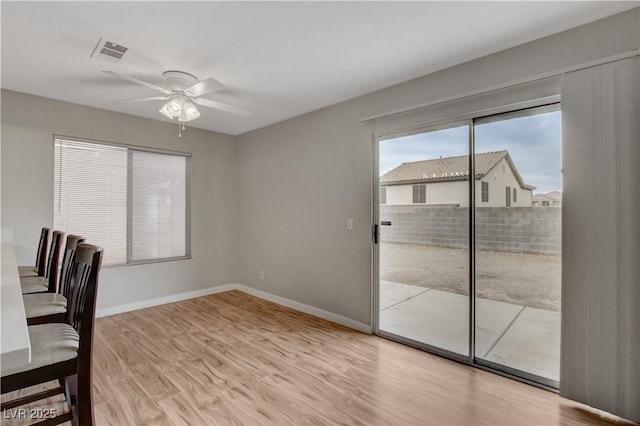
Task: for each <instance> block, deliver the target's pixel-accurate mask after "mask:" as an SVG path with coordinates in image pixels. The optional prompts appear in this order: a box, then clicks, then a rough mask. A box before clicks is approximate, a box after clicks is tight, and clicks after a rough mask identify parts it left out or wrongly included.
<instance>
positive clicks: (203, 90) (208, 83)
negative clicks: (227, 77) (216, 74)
mask: <svg viewBox="0 0 640 426" xmlns="http://www.w3.org/2000/svg"><path fill="white" fill-rule="evenodd" d="M222 89H225V86H224V84H222V83H220V82H219V81H218V80H216V79H215V78H211V77H209V78H208V79H206V80H202V81H201V82H199V83H196V84H194V85H193V86H191V87H189V88H187V89H184V93H185V94H186V95H187V96H202V95H206V94H207V93H211V92H217V91H218V90H222Z"/></svg>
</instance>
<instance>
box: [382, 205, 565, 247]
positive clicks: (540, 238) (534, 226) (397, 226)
mask: <svg viewBox="0 0 640 426" xmlns="http://www.w3.org/2000/svg"><path fill="white" fill-rule="evenodd" d="M561 213H562V210H561V208H559V207H479V208H477V209H476V210H475V218H476V220H475V222H476V248H478V249H480V250H494V251H505V252H512V253H533V254H549V255H558V254H560V250H561V232H562V217H561ZM380 220H385V221H391V226H382V227H381V228H380V237H381V240H382V241H383V242H389V243H411V244H424V245H432V246H438V247H469V208H468V207H430V206H391V205H387V206H381V208H380Z"/></svg>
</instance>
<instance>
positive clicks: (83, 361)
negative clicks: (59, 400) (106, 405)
mask: <svg viewBox="0 0 640 426" xmlns="http://www.w3.org/2000/svg"><path fill="white" fill-rule="evenodd" d="M101 265H102V248H100V247H97V246H94V245H91V244H87V243H80V244H78V247H77V250H76V254H75V259H74V262H73V266H72V274H71V278H70V285H71V293H70V298H69V303H68V305H67V306H68V309H67V321H66V322H65V323H49V324H40V325H33V326H29V339H30V341H31V362H29V363H28V364H24V365H21V366H17V367H14V368H10V369H7V370H3V371H2V379H1V382H0V388H1V392H2V394H3V395H4V394H6V393H9V392H14V391H17V390H20V389H26V388H28V387H30V386H35V385H38V384H42V383H47V382H50V381H54V380H57V381H58V382H59V383H60V384H61V386H58V387H56V388H53V389H48V390H45V391H41V392H38V393H35V394H31V395H27V396H22V397H19V398H17V399H13V400H11V401H7V402H5V403H2V404H1V405H0V409H1V410H3V412H6V411H5V410H9V409H12V408H15V407H19V406H21V405H25V404H29V403H32V402H35V401H39V400H42V399H45V398H49V397H51V396H54V395H58V394H64V395H65V398H66V401H67V404H68V406H69V412H68V413H64V414H61V415H57V416H56V417H54V418H52V419H48V420H47V421H46V422H47V424H60V423H63V422H66V421H72V422H73V424H77V425H82V426H84V425H88V426H91V425H93V424H94V423H95V422H94V416H93V402H92V383H91V382H92V370H91V352H92V346H93V331H94V322H95V309H96V295H97V291H98V275H99V273H100V268H101Z"/></svg>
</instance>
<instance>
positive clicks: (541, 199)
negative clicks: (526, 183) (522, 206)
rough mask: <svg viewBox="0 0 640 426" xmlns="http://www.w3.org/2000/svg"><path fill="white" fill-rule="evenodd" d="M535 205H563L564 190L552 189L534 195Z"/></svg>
mask: <svg viewBox="0 0 640 426" xmlns="http://www.w3.org/2000/svg"><path fill="white" fill-rule="evenodd" d="M533 206H534V207H562V192H560V191H552V192H547V193H546V194H535V195H534V196H533Z"/></svg>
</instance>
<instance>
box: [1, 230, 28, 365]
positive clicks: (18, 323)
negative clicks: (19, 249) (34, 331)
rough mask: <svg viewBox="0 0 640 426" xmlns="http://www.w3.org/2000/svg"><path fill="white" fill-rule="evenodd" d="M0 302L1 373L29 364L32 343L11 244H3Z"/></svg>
mask: <svg viewBox="0 0 640 426" xmlns="http://www.w3.org/2000/svg"><path fill="white" fill-rule="evenodd" d="M1 279H2V281H0V286H1V287H2V290H1V291H2V301H1V302H0V320H1V321H2V324H1V330H2V335H1V338H0V339H1V341H0V342H1V344H0V366H1V368H2V370H3V371H4V370H5V369H8V368H12V367H15V366H17V365H21V364H26V363H28V362H30V361H31V343H30V342H29V331H28V329H27V317H26V315H25V312H24V301H23V299H22V290H21V288H20V277H19V275H18V264H17V262H16V253H15V250H14V248H13V244H11V243H9V242H3V243H2V277H1Z"/></svg>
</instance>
